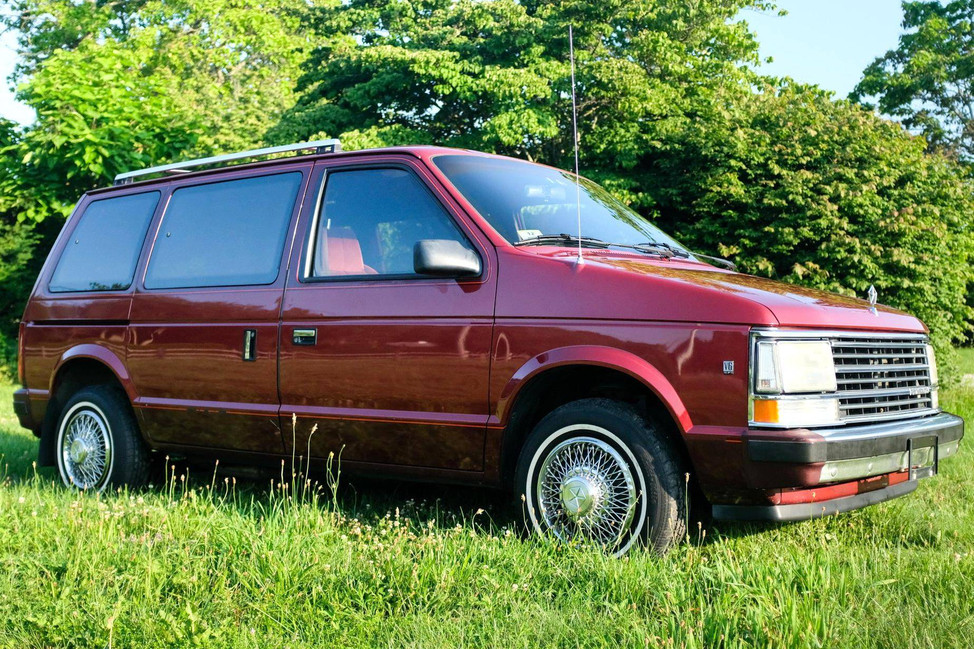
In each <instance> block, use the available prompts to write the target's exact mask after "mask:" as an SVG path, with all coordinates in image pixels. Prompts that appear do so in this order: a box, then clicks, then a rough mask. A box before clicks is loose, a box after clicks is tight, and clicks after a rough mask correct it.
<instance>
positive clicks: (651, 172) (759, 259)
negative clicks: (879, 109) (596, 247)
mask: <svg viewBox="0 0 974 649" xmlns="http://www.w3.org/2000/svg"><path fill="white" fill-rule="evenodd" d="M634 182H635V183H636V184H638V185H639V186H640V187H641V188H642V189H643V191H644V192H645V193H646V194H647V195H648V196H650V197H652V199H653V203H652V210H653V211H654V212H655V213H656V215H657V218H656V220H657V222H658V224H659V225H661V226H662V227H664V228H666V229H668V230H670V231H671V232H673V233H675V234H676V235H677V236H678V237H680V238H682V240H683V241H684V242H685V243H688V244H690V245H691V246H692V247H695V248H697V249H700V250H704V251H717V252H718V253H719V254H721V255H723V256H727V257H730V258H732V259H734V260H735V261H736V262H737V263H738V265H739V266H740V269H741V270H743V271H745V272H748V273H753V274H755V275H761V276H764V277H771V278H774V279H779V280H783V281H787V282H793V283H796V284H803V285H806V286H812V287H815V288H821V289H825V290H829V291H834V292H837V293H841V294H846V295H857V296H859V297H863V296H864V295H865V294H866V291H867V289H868V287H869V286H870V285H871V284H872V285H875V286H876V288H877V289H878V291H879V294H880V296H881V301H882V303H884V304H889V305H891V306H894V307H898V308H901V309H905V310H907V311H909V312H911V313H914V314H915V315H917V316H918V317H920V318H921V319H922V320H923V321H924V322H925V323H926V324H927V325H928V326H929V327H930V329H931V331H932V334H933V337H934V341H935V343H936V345H937V348H938V351H939V352H940V353H941V354H944V355H946V354H949V353H950V349H949V348H950V344H951V343H952V342H955V341H957V340H960V339H962V337H963V336H964V334H965V332H966V331H969V330H970V328H971V327H970V323H971V320H972V318H974V312H972V309H971V308H970V307H969V306H968V305H967V304H966V297H967V296H968V295H969V294H970V289H971V288H972V286H974V228H972V214H974V191H972V190H974V188H972V186H971V183H970V181H969V179H968V176H967V173H966V171H965V169H964V168H962V167H961V166H960V165H958V164H956V163H955V162H954V161H952V160H950V159H948V158H947V157H945V156H943V155H940V154H936V153H933V154H931V153H929V152H928V151H927V150H926V144H925V142H924V141H923V140H922V139H921V138H918V137H913V136H911V135H910V134H909V133H907V132H906V131H904V130H903V128H902V127H901V126H900V125H898V124H895V123H893V122H889V121H886V120H883V119H881V118H879V117H877V116H876V115H875V114H874V113H872V112H871V111H870V110H868V109H866V108H864V107H862V106H859V105H856V104H853V103H851V102H848V101H833V100H832V99H831V97H830V95H829V93H826V92H824V91H821V90H818V89H816V88H813V87H807V86H796V85H784V86H781V87H772V86H768V87H765V88H764V89H763V90H761V91H760V92H757V93H755V94H750V95H748V96H747V97H746V99H744V100H743V101H738V103H736V104H735V105H734V106H733V108H732V109H731V110H730V111H729V112H728V113H727V114H726V116H725V118H724V119H723V120H717V119H711V120H709V121H707V122H697V123H692V124H689V125H688V128H686V129H685V130H684V131H683V132H682V133H681V134H680V137H679V138H675V139H673V140H671V141H669V142H667V143H665V145H664V146H663V147H661V148H660V149H659V150H658V151H657V152H656V153H654V154H653V156H652V158H651V159H650V160H648V161H647V164H646V166H645V167H643V168H641V169H640V173H639V175H638V176H636V177H635V178H634Z"/></svg>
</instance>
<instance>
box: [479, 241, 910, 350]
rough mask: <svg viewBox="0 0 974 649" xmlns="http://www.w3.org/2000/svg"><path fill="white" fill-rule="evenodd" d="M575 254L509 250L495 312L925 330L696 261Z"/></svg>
mask: <svg viewBox="0 0 974 649" xmlns="http://www.w3.org/2000/svg"><path fill="white" fill-rule="evenodd" d="M576 254H577V252H576V251H575V250H574V249H566V248H559V247H548V246H538V247H532V248H530V249H528V248H519V249H517V250H515V251H511V253H510V256H509V257H507V258H506V259H505V261H504V263H503V264H502V268H504V269H506V270H509V271H510V272H509V273H507V272H502V273H501V277H502V279H509V281H511V282H512V283H516V284H517V289H520V290H513V287H512V289H508V290H503V291H500V292H499V293H498V301H497V314H498V315H499V316H520V317H525V316H528V317H563V318H572V317H591V318H612V319H625V320H655V321H672V322H694V321H695V322H720V323H734V324H743V325H750V326H772V327H774V326H780V327H799V328H801V327H813V328H831V329H863V330H880V331H882V330H886V331H903V332H925V331H926V328H925V327H924V325H923V323H922V322H920V321H919V320H918V319H917V318H915V317H913V316H911V315H910V314H908V313H904V312H902V311H898V310H896V309H892V308H890V307H887V306H882V305H880V304H877V305H876V306H875V308H872V307H871V306H870V305H869V303H868V302H866V301H865V300H861V299H858V298H855V297H848V296H844V295H836V294H834V293H828V292H826V291H820V290H816V289H811V288H804V287H801V286H795V285H793V284H785V283H783V282H777V281H774V280H770V279H765V278H762V277H754V276H753V275H744V274H742V273H736V272H732V271H727V270H724V269H721V268H715V267H713V266H710V265H708V264H704V263H701V262H696V261H690V260H682V259H677V258H672V259H660V258H658V257H654V256H646V255H641V254H629V253H624V252H617V251H614V250H592V249H587V250H585V251H584V257H585V263H584V264H583V265H582V266H580V267H579V266H578V265H577V264H576V263H575V256H576ZM542 259H545V260H547V262H549V263H544V262H542V263H540V264H539V263H538V262H541V260H542ZM551 262H554V263H551ZM523 291H527V292H528V295H529V299H527V300H525V299H524V293H523ZM580 296H584V297H580ZM880 298H882V296H880Z"/></svg>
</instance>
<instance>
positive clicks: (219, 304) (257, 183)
mask: <svg viewBox="0 0 974 649" xmlns="http://www.w3.org/2000/svg"><path fill="white" fill-rule="evenodd" d="M311 170H312V165H311V164H310V163H307V162H306V163H301V164H294V165H286V166H283V167H275V168H274V170H273V171H267V172H263V173H262V174H260V175H255V174H254V173H253V172H249V173H247V172H240V173H238V174H234V175H229V174H225V175H222V176H220V178H219V179H214V178H212V177H211V178H209V179H197V180H193V181H190V180H189V179H187V181H185V182H183V183H179V184H177V186H176V187H175V188H174V189H173V191H172V195H171V197H170V198H169V202H168V205H167V206H166V209H165V212H164V214H163V216H162V219H161V221H160V223H159V226H158V230H157V233H156V238H155V242H154V244H153V247H152V250H151V253H150V257H149V260H148V262H147V264H146V269H145V273H144V281H143V282H142V284H141V286H139V288H138V290H137V292H136V294H135V296H134V299H133V303H132V313H131V326H130V328H129V341H128V345H127V353H128V367H129V370H130V372H131V374H132V380H133V382H134V384H135V388H136V391H137V392H138V398H137V399H136V401H135V403H134V405H135V408H136V411H137V412H138V413H139V415H140V417H141V418H142V423H143V426H144V428H145V432H146V433H147V434H148V435H149V437H150V438H151V439H152V440H153V441H154V442H155V443H156V444H161V445H181V446H193V447H204V448H220V449H234V450H238V451H254V452H261V453H277V454H279V453H282V452H283V450H284V445H283V442H282V440H281V434H280V425H279V423H280V422H279V419H278V409H279V405H280V404H279V401H278V393H277V353H278V322H279V317H280V308H281V300H282V298H283V294H284V277H285V273H286V270H285V267H284V264H282V259H286V258H287V257H288V256H289V254H290V250H289V248H290V242H291V236H289V235H290V233H291V232H292V229H291V228H292V224H293V223H292V222H293V221H294V220H295V219H296V218H297V213H298V207H297V204H298V202H299V201H298V197H299V196H301V195H303V191H304V187H305V186H306V185H307V178H308V175H309V174H310V173H311ZM286 248H287V249H288V250H285V249H286Z"/></svg>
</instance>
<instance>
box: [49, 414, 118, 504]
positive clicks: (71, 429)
mask: <svg viewBox="0 0 974 649" xmlns="http://www.w3.org/2000/svg"><path fill="white" fill-rule="evenodd" d="M57 440H58V443H57V461H58V468H59V469H60V470H61V471H60V472H61V479H62V480H63V481H64V483H65V484H66V485H67V486H69V487H75V488H77V489H82V490H88V489H96V490H97V489H101V488H103V487H104V486H105V483H106V482H107V480H108V476H109V475H110V474H111V469H112V462H113V459H114V458H113V457H112V435H111V429H110V428H109V426H108V420H107V417H105V414H104V413H103V412H102V411H101V409H100V408H98V406H96V405H95V404H93V403H91V402H90V401H82V402H80V403H77V404H75V405H74V407H72V408H71V410H70V411H68V412H67V413H66V414H65V416H64V417H63V418H62V419H61V426H60V428H59V430H58V438H57Z"/></svg>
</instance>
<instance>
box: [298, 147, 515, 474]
mask: <svg viewBox="0 0 974 649" xmlns="http://www.w3.org/2000/svg"><path fill="white" fill-rule="evenodd" d="M312 184H313V187H314V186H315V185H316V186H317V191H316V192H314V191H313V190H309V192H308V195H309V197H310V198H309V201H313V203H312V204H311V205H308V204H306V206H305V210H304V216H302V223H301V224H299V227H298V236H299V237H303V241H302V242H301V245H300V246H299V245H298V243H297V242H296V243H295V252H294V255H293V257H292V260H291V272H289V274H288V282H287V286H286V289H285V294H284V308H283V311H282V323H281V356H280V390H281V402H282V406H281V419H282V421H283V422H284V425H285V431H284V442H285V445H286V446H288V447H291V445H292V435H293V444H294V446H293V449H291V450H293V451H294V452H295V453H296V454H299V455H305V454H307V453H308V452H309V451H310V454H311V456H315V457H326V456H327V455H328V454H329V453H334V454H335V455H336V456H337V457H339V458H340V459H341V460H342V461H346V460H347V461H352V462H357V463H375V464H384V465H408V466H413V467H434V468H440V469H455V470H468V471H479V470H482V468H483V454H484V433H485V429H486V423H487V418H488V392H487V391H488V374H489V369H490V365H489V363H490V346H491V345H490V343H491V327H492V320H493V305H494V290H495V278H496V271H495V262H494V257H493V249H492V248H491V247H490V246H489V245H488V244H486V243H485V240H484V239H483V235H482V234H479V233H478V232H477V231H476V230H475V228H474V227H473V226H472V225H471V224H470V223H469V222H468V221H467V220H466V218H465V217H464V216H463V215H462V214H461V213H460V212H459V210H458V208H457V207H456V206H455V205H453V204H452V203H451V202H450V201H449V198H448V196H447V195H446V193H445V192H444V191H443V190H442V188H439V187H438V186H437V185H436V184H435V182H434V181H433V179H432V177H430V176H429V175H428V174H427V172H426V171H425V170H424V169H423V168H422V167H421V166H420V165H419V164H418V163H415V162H414V161H412V160H410V159H407V158H398V157H395V156H389V157H385V158H383V159H381V160H377V159H370V161H369V164H368V165H364V164H360V165H357V166H355V165H352V166H350V165H347V164H346V165H344V166H340V165H335V163H331V165H329V164H327V163H320V166H319V168H318V171H317V172H316V175H315V177H314V178H313V180H312ZM424 239H452V240H455V241H458V242H460V243H461V244H462V245H464V246H466V247H468V248H469V249H471V250H473V251H475V252H476V253H477V255H478V256H480V258H481V262H482V263H481V266H482V268H483V271H482V274H481V275H480V276H479V277H476V278H464V279H456V278H433V277H428V276H420V275H418V274H416V273H415V272H414V271H413V247H414V245H415V243H416V242H417V241H420V240H424ZM292 415H296V416H297V427H296V430H294V431H291V430H289V426H290V419H291V417H292ZM315 424H317V431H316V432H315V433H314V435H313V436H310V438H309V435H310V433H311V430H312V428H313V426H314V425H315Z"/></svg>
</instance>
